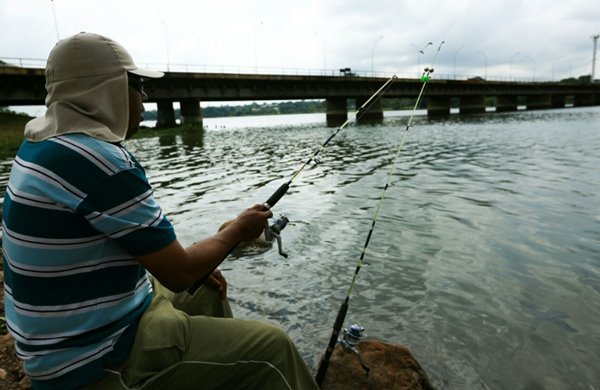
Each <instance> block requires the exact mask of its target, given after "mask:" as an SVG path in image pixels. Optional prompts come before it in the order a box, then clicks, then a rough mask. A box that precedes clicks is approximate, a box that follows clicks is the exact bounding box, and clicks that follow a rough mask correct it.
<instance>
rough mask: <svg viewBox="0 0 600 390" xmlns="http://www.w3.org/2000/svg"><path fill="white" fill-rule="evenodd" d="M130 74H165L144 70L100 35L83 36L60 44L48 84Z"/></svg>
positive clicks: (50, 61)
mask: <svg viewBox="0 0 600 390" xmlns="http://www.w3.org/2000/svg"><path fill="white" fill-rule="evenodd" d="M119 71H127V72H130V73H133V74H137V75H139V76H142V77H151V78H158V77H162V76H163V75H164V73H163V72H157V71H153V70H147V69H140V68H138V67H137V65H135V63H134V62H133V58H131V55H130V54H129V53H128V52H127V50H125V48H124V47H123V46H121V45H120V44H119V43H117V42H115V41H113V40H112V39H110V38H107V37H104V36H102V35H98V34H92V33H86V32H81V33H79V34H76V35H73V36H71V37H69V38H65V39H63V40H61V41H59V42H58V43H57V44H56V46H54V49H52V51H51V52H50V55H49V56H48V62H47V64H46V82H47V83H48V82H55V81H60V80H70V79H75V78H81V77H91V76H99V75H106V74H111V73H116V72H119Z"/></svg>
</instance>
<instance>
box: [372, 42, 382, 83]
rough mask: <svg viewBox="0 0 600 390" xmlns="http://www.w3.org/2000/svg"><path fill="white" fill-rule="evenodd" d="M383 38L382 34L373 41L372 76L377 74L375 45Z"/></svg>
mask: <svg viewBox="0 0 600 390" xmlns="http://www.w3.org/2000/svg"><path fill="white" fill-rule="evenodd" d="M382 39H383V35H380V36H379V38H377V39H376V40H375V42H374V43H373V48H372V49H371V76H373V75H374V74H375V65H374V60H373V58H374V56H375V45H377V42H379V41H380V40H382Z"/></svg>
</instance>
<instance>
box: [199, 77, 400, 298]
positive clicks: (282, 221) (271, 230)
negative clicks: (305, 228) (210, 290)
mask: <svg viewBox="0 0 600 390" xmlns="http://www.w3.org/2000/svg"><path fill="white" fill-rule="evenodd" d="M396 79H398V77H397V76H396V75H395V74H394V75H392V76H391V77H390V78H389V79H387V80H386V82H385V83H384V84H383V85H382V86H381V87H380V88H379V89H377V91H375V93H373V94H372V95H371V96H370V97H369V98H368V99H367V100H366V101H365V102H364V103H363V104H362V105H361V106H360V107H359V108H358V109H356V111H355V112H354V113H353V114H352V115H351V116H350V117H349V118H347V119H346V121H345V122H344V123H342V125H341V126H339V127H338V128H337V129H336V130H335V131H334V132H332V133H331V135H330V136H329V137H327V139H326V140H325V142H323V144H322V145H321V146H320V147H319V148H318V149H317V150H315V151H314V152H313V154H312V155H311V156H310V157H309V158H308V159H307V160H306V161H305V162H304V164H302V165H301V166H300V168H298V169H297V170H296V171H294V173H293V174H292V176H291V178H290V179H289V180H288V181H286V182H285V183H283V184H282V185H281V186H279V188H277V190H276V191H275V192H274V193H273V194H272V195H271V196H270V197H269V199H267V201H266V202H265V203H264V204H263V206H264V209H265V210H270V209H271V208H272V207H273V206H275V204H277V202H279V200H280V199H281V198H282V197H283V196H284V195H285V194H286V192H287V191H288V190H289V188H290V186H291V185H292V183H293V181H294V180H295V179H296V177H298V175H300V173H301V172H302V171H303V170H304V169H305V168H306V167H307V166H308V165H309V164H310V163H311V162H316V163H318V162H319V161H318V160H317V156H318V155H319V154H320V153H321V152H322V151H323V149H325V148H326V147H327V145H328V144H329V143H330V142H331V140H332V139H333V138H335V136H336V135H338V133H339V132H340V131H342V130H343V129H344V128H345V127H346V126H348V124H349V123H350V122H351V121H352V120H358V119H360V118H361V117H362V116H363V115H364V113H366V112H367V111H368V110H369V108H370V107H371V106H372V105H373V103H375V102H376V101H377V100H378V99H380V98H381V96H382V95H383V94H384V93H385V91H386V90H387V89H388V88H389V87H390V86H391V85H392V83H393V82H394V81H395V80H396ZM287 222H288V221H287V218H285V216H281V217H280V218H279V219H276V220H275V223H274V224H273V225H271V226H268V227H267V228H266V229H265V236H269V235H274V236H275V237H278V235H279V233H280V232H281V230H283V228H284V227H285V225H286V224H287ZM278 244H279V253H280V254H281V255H282V256H285V257H287V255H286V254H285V253H283V252H282V250H281V242H280V241H279V240H278ZM238 245H239V242H238V243H237V244H235V245H234V246H233V248H231V250H229V252H227V254H226V255H225V257H223V259H221V261H219V262H218V263H217V265H215V266H214V267H213V268H212V269H211V271H210V272H209V273H207V274H206V275H205V276H204V277H202V278H201V279H199V280H198V281H197V282H196V283H194V284H193V285H192V286H191V287H189V288H188V292H189V293H190V294H193V293H194V292H195V291H196V290H197V289H198V288H199V287H200V286H201V285H202V284H203V283H204V282H205V281H206V280H207V279H208V278H209V277H210V275H211V274H212V273H213V271H214V270H216V269H217V268H218V267H219V265H221V263H222V262H223V261H225V259H226V258H227V257H228V256H229V255H230V254H231V253H232V252H233V251H234V250H235V248H237V246H238Z"/></svg>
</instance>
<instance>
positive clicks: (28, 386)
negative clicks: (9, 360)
mask: <svg viewBox="0 0 600 390" xmlns="http://www.w3.org/2000/svg"><path fill="white" fill-rule="evenodd" d="M19 387H20V388H21V389H27V390H29V389H31V388H32V387H31V382H29V378H27V377H26V376H24V377H23V379H21V381H20V382H19Z"/></svg>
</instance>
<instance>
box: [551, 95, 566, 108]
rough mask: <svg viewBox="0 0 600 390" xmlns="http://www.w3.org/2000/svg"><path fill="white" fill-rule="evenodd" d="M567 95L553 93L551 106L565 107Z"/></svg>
mask: <svg viewBox="0 0 600 390" xmlns="http://www.w3.org/2000/svg"><path fill="white" fill-rule="evenodd" d="M565 101H566V96H565V95H551V96H550V106H551V107H552V108H563V107H564V106H565Z"/></svg>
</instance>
